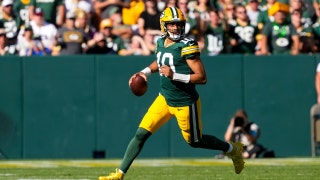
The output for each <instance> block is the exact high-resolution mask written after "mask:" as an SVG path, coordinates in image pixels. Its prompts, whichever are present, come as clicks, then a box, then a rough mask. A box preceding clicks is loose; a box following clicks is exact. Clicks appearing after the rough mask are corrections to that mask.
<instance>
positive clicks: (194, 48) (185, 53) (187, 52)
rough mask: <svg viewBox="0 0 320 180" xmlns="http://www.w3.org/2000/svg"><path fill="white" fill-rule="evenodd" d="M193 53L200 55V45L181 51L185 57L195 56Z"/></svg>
mask: <svg viewBox="0 0 320 180" xmlns="http://www.w3.org/2000/svg"><path fill="white" fill-rule="evenodd" d="M193 53H200V48H199V46H198V45H195V46H188V47H185V48H182V49H181V56H185V55H188V54H193Z"/></svg>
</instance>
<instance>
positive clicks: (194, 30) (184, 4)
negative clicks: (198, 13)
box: [177, 0, 201, 39]
mask: <svg viewBox="0 0 320 180" xmlns="http://www.w3.org/2000/svg"><path fill="white" fill-rule="evenodd" d="M188 2H189V1H188V0H178V1H177V7H178V8H179V9H180V10H181V11H182V13H183V14H184V15H185V17H186V20H187V22H186V26H185V37H187V38H192V39H196V38H197V37H196V35H197V34H199V33H200V31H201V30H200V26H198V25H199V24H198V22H197V20H198V21H199V17H198V19H196V17H195V16H194V15H193V14H192V13H190V12H189V8H188Z"/></svg>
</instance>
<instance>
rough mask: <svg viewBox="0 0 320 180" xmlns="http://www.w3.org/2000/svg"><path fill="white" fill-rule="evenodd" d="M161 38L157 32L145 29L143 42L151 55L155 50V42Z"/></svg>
mask: <svg viewBox="0 0 320 180" xmlns="http://www.w3.org/2000/svg"><path fill="white" fill-rule="evenodd" d="M160 36H161V34H159V33H158V32H155V31H153V30H150V29H147V30H146V33H145V34H144V36H143V37H142V38H143V41H144V42H145V44H146V46H147V48H148V49H149V51H150V52H151V53H154V52H155V50H156V42H157V39H158V38H159V37H160Z"/></svg>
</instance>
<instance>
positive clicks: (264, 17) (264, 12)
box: [257, 0, 277, 32]
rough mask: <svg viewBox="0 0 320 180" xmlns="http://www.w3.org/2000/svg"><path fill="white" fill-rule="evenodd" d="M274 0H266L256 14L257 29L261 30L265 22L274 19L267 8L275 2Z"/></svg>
mask: <svg viewBox="0 0 320 180" xmlns="http://www.w3.org/2000/svg"><path fill="white" fill-rule="evenodd" d="M276 2H277V1H276V0H267V4H266V5H265V7H264V8H262V9H261V12H260V13H259V15H258V19H257V21H258V29H259V31H260V32H262V30H263V28H264V26H265V24H267V23H269V22H273V21H274V17H273V16H272V15H270V14H269V9H270V8H271V7H272V6H273V4H274V3H276Z"/></svg>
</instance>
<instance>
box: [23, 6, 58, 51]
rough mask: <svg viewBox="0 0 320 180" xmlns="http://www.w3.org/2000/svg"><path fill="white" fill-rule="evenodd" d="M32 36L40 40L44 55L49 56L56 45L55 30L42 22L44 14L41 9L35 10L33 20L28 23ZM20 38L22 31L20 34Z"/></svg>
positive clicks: (52, 26)
mask: <svg viewBox="0 0 320 180" xmlns="http://www.w3.org/2000/svg"><path fill="white" fill-rule="evenodd" d="M30 25H31V27H32V30H33V36H34V37H35V38H37V39H40V40H41V42H42V44H43V46H44V48H45V50H46V54H51V52H52V49H53V47H54V46H55V45H56V43H57V41H56V40H57V39H56V38H57V28H56V27H55V26H54V25H53V24H51V23H48V22H46V21H45V20H44V12H43V10H42V9H41V8H39V7H38V8H36V9H35V10H34V13H33V20H32V21H31V22H30ZM20 34H21V35H19V36H22V34H23V31H21V33H20Z"/></svg>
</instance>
